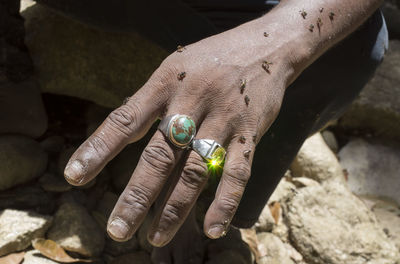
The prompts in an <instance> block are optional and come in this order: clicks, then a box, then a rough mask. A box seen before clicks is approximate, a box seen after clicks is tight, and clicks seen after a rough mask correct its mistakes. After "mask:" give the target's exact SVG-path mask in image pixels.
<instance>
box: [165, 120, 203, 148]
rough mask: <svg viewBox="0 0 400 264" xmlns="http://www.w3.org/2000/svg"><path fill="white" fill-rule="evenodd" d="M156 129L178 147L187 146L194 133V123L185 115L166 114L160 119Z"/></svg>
mask: <svg viewBox="0 0 400 264" xmlns="http://www.w3.org/2000/svg"><path fill="white" fill-rule="evenodd" d="M158 129H159V130H161V132H163V134H164V135H165V136H166V137H167V138H168V139H169V140H170V141H171V143H172V144H174V145H175V146H177V147H179V148H187V147H188V146H189V145H190V143H191V142H192V140H193V138H194V136H195V135H196V124H195V123H194V121H193V120H192V119H191V118H190V117H189V116H187V115H180V114H176V115H173V116H167V117H165V118H164V119H163V120H161V122H160V125H159V126H158Z"/></svg>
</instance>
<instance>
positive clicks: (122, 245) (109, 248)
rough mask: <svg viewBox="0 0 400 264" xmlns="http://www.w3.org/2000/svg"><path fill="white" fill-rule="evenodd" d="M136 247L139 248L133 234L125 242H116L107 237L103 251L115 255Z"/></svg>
mask: <svg viewBox="0 0 400 264" xmlns="http://www.w3.org/2000/svg"><path fill="white" fill-rule="evenodd" d="M137 249H139V242H138V241H137V239H136V237H135V236H133V237H132V238H131V239H129V240H128V241H126V242H116V241H114V240H112V239H111V238H107V240H106V246H105V248H104V253H107V254H110V255H111V256H114V257H117V256H121V255H123V254H127V253H130V252H133V251H136V250H137Z"/></svg>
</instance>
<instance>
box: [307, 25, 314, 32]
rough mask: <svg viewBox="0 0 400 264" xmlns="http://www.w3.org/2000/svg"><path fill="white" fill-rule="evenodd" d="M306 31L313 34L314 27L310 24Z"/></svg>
mask: <svg viewBox="0 0 400 264" xmlns="http://www.w3.org/2000/svg"><path fill="white" fill-rule="evenodd" d="M308 30H309V31H310V32H314V25H313V24H311V25H310V26H309V27H308Z"/></svg>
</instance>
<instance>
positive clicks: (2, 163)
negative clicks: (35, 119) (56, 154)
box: [0, 135, 47, 190]
mask: <svg viewBox="0 0 400 264" xmlns="http://www.w3.org/2000/svg"><path fill="white" fill-rule="evenodd" d="M46 166H47V154H46V152H44V151H43V149H42V148H41V147H40V145H39V143H38V142H36V141H35V140H33V139H30V138H27V137H24V136H16V135H15V136H14V135H2V136H0V167H1V175H0V190H5V189H8V188H11V187H13V186H16V185H18V184H21V183H25V182H28V181H30V180H32V179H35V178H37V177H39V176H40V175H42V174H43V173H44V171H45V169H46Z"/></svg>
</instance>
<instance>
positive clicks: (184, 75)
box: [178, 72, 186, 81]
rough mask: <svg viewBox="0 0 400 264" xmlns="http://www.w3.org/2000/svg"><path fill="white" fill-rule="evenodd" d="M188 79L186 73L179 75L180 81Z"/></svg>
mask: <svg viewBox="0 0 400 264" xmlns="http://www.w3.org/2000/svg"><path fill="white" fill-rule="evenodd" d="M185 77H186V72H180V73H178V80H179V81H182V80H183V79H185Z"/></svg>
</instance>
